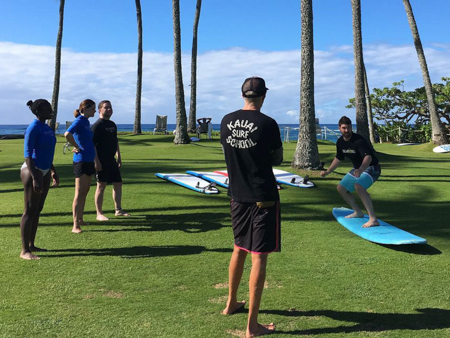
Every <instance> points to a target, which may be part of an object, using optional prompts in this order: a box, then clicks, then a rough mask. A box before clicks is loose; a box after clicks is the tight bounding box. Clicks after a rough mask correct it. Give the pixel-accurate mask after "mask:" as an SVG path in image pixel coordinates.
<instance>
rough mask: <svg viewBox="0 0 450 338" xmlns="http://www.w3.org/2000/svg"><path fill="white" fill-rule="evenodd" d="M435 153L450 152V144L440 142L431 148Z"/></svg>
mask: <svg viewBox="0 0 450 338" xmlns="http://www.w3.org/2000/svg"><path fill="white" fill-rule="evenodd" d="M433 151H434V152H435V153H448V152H450V144H442V145H440V146H437V147H435V148H434V149H433Z"/></svg>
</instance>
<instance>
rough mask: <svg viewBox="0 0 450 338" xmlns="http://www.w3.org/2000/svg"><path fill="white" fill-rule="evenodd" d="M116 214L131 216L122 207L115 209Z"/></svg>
mask: <svg viewBox="0 0 450 338" xmlns="http://www.w3.org/2000/svg"><path fill="white" fill-rule="evenodd" d="M116 216H123V217H128V216H131V215H130V214H129V213H128V212H126V211H124V210H122V209H117V210H116Z"/></svg>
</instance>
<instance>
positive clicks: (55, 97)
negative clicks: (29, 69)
mask: <svg viewBox="0 0 450 338" xmlns="http://www.w3.org/2000/svg"><path fill="white" fill-rule="evenodd" d="M64 2H65V0H60V1H59V26H58V37H57V38H56V52H55V79H54V81H53V95H52V108H53V116H52V119H51V120H50V127H51V128H52V129H53V131H55V129H56V118H57V115H58V99H59V82H60V78H61V45H62V37H63V27H64Z"/></svg>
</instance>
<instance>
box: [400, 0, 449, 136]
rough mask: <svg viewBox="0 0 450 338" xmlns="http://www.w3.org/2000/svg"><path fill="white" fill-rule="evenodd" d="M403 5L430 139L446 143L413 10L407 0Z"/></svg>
mask: <svg viewBox="0 0 450 338" xmlns="http://www.w3.org/2000/svg"><path fill="white" fill-rule="evenodd" d="M403 5H404V6H405V10H406V16H407V17H408V23H409V27H410V28H411V33H412V36H413V40H414V46H415V47H416V52H417V57H418V59H419V63H420V68H421V69H422V76H423V82H424V85H425V92H426V93H427V101H428V110H429V111H430V121H431V133H432V140H433V142H434V143H435V144H446V143H448V137H447V135H446V133H445V130H444V128H443V126H442V123H441V119H440V118H439V115H438V113H437V109H436V102H435V100H434V95H433V87H432V85H431V79H430V74H429V72H428V66H427V60H426V59H425V53H424V51H423V48H422V42H421V40H420V36H419V30H418V29H417V24H416V20H415V19H414V14H413V10H412V7H411V4H410V3H409V0H403Z"/></svg>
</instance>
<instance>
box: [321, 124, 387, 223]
mask: <svg viewBox="0 0 450 338" xmlns="http://www.w3.org/2000/svg"><path fill="white" fill-rule="evenodd" d="M339 131H340V132H341V134H342V136H341V137H340V138H339V139H338V140H337V142H336V157H335V159H334V160H333V162H332V163H331V165H330V167H329V168H328V169H327V170H326V171H322V172H321V173H320V176H322V177H325V176H327V175H328V174H330V173H331V172H333V171H334V170H335V169H336V168H337V167H339V165H340V164H341V161H343V160H344V159H345V157H348V158H349V159H350V161H352V163H353V169H352V170H350V172H349V173H348V174H347V175H345V176H344V178H343V179H342V180H341V181H340V182H339V185H338V187H337V190H338V192H339V193H340V194H341V196H342V197H343V198H344V200H345V201H346V202H347V203H348V204H349V205H350V207H351V208H352V209H353V210H354V213H352V214H350V215H348V216H347V218H363V217H364V214H363V212H362V211H361V208H360V207H359V206H358V204H357V203H356V201H355V198H354V197H353V195H352V194H351V193H352V192H354V191H356V192H357V193H358V196H359V198H361V201H362V202H363V204H364V207H365V208H366V210H367V212H368V213H369V221H368V222H366V223H365V224H364V225H363V227H364V228H369V227H372V226H377V225H380V224H379V223H378V220H377V217H376V215H375V210H374V208H373V204H372V199H371V198H370V195H369V193H368V192H367V189H369V188H370V186H371V185H372V184H373V183H374V182H375V181H376V180H378V178H379V177H380V174H381V167H380V164H379V162H378V158H377V157H376V153H375V150H374V149H373V147H372V146H371V145H370V143H369V142H368V141H367V140H366V139H365V138H364V137H362V136H361V135H358V134H355V133H353V132H352V121H351V120H350V119H349V118H348V117H347V116H342V117H341V119H340V120H339Z"/></svg>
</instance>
